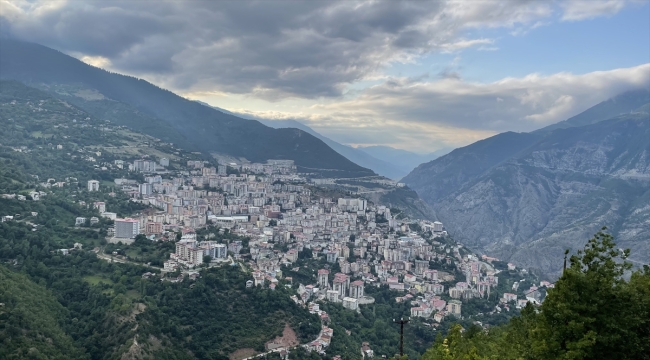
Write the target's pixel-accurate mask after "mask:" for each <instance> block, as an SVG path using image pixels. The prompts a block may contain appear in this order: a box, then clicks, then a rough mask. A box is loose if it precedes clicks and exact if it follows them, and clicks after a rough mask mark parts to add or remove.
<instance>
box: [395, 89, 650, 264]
mask: <svg viewBox="0 0 650 360" xmlns="http://www.w3.org/2000/svg"><path fill="white" fill-rule="evenodd" d="M646 94H647V92H646ZM642 109H645V108H642ZM403 181H404V182H405V183H406V184H408V185H409V186H410V187H411V188H413V189H415V190H416V191H417V192H418V194H419V195H420V196H421V197H422V199H423V200H424V201H426V202H427V203H428V204H429V205H431V207H432V208H433V210H434V211H435V213H436V216H437V217H438V218H439V219H440V220H441V221H442V222H443V223H444V224H445V226H446V228H447V230H448V231H449V232H450V233H451V234H452V235H453V236H454V237H455V238H456V239H457V240H459V241H461V242H463V243H464V244H465V245H468V246H469V247H473V248H474V249H476V250H478V251H481V252H485V253H487V254H489V255H493V256H497V257H499V258H501V259H503V260H509V261H513V262H516V263H518V264H520V265H523V266H527V267H532V268H536V269H538V270H541V271H542V272H544V273H546V274H548V275H551V276H555V275H558V274H559V270H560V269H561V266H562V260H563V255H562V254H563V251H564V250H565V249H567V248H569V249H574V250H575V249H579V248H582V246H583V245H584V242H585V241H586V239H588V238H589V237H590V236H591V235H593V233H595V232H596V231H597V230H598V229H599V228H601V227H602V226H607V227H608V228H609V229H610V231H611V232H612V233H613V234H614V235H615V236H616V238H617V241H618V244H619V246H620V247H621V248H631V249H632V250H633V251H632V253H633V256H634V257H633V258H632V260H633V261H636V262H638V263H641V262H644V263H647V262H648V259H650V117H649V115H648V113H647V112H643V111H634V112H631V113H630V112H628V113H627V114H625V115H621V116H618V117H615V118H613V119H610V120H605V121H601V122H597V123H595V124H591V125H586V126H578V127H569V128H558V129H555V130H550V131H548V132H546V133H544V132H536V133H533V134H515V133H505V134H500V135H497V136H494V137H492V138H490V139H486V140H483V141H481V142H478V143H475V144H472V145H470V146H468V147H465V148H461V149H457V150H455V151H453V152H452V153H450V154H449V155H447V156H444V157H442V158H440V159H437V160H434V161H432V162H430V163H427V164H423V165H421V166H420V167H418V168H416V169H415V170H414V171H413V172H412V173H411V174H409V175H408V176H407V177H406V178H404V180H403Z"/></svg>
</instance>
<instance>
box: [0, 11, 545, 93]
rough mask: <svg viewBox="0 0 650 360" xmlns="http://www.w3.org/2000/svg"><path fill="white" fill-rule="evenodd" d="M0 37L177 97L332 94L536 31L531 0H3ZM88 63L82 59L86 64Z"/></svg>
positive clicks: (491, 47)
mask: <svg viewBox="0 0 650 360" xmlns="http://www.w3.org/2000/svg"><path fill="white" fill-rule="evenodd" d="M0 1H2V9H3V11H2V13H1V14H0V27H1V28H2V30H3V33H8V34H11V35H13V36H16V37H19V38H22V39H25V40H29V41H34V42H38V43H42V44H44V45H46V46H50V47H54V48H56V49H58V50H61V51H64V52H66V53H69V54H73V55H75V56H77V57H79V58H82V59H83V58H86V59H105V60H102V61H101V62H99V63H98V62H96V61H95V62H93V64H102V66H107V67H108V68H109V69H110V70H113V71H118V72H123V73H127V74H130V75H134V76H138V77H144V78H145V79H147V80H150V81H153V82H155V83H156V84H157V85H159V86H163V87H167V88H171V89H173V90H175V91H182V92H185V91H219V92H225V93H233V94H247V95H248V96H253V97H257V98H264V99H268V100H273V101H276V100H282V99H286V98H307V99H309V98H323V97H325V98H327V97H329V98H332V97H340V96H343V94H344V93H345V89H346V88H347V87H348V86H349V85H350V84H354V83H357V82H360V81H365V80H368V79H372V78H376V77H378V76H381V75H382V70H383V69H384V68H385V67H386V66H387V65H389V64H391V63H396V62H397V63H399V62H402V63H408V62H413V61H415V60H416V59H417V58H418V57H420V56H422V55H424V54H427V53H430V52H436V51H440V52H456V51H460V50H462V49H466V48H468V47H474V46H476V47H478V48H479V49H481V50H494V49H495V48H496V46H495V45H494V40H493V39H488V38H484V37H478V38H474V37H468V36H467V30H468V29H477V28H497V27H513V26H527V25H534V24H535V23H536V22H537V21H539V20H540V19H546V18H548V17H549V16H550V15H551V14H552V11H553V10H552V9H553V8H552V4H551V3H548V2H540V1H515V0H512V1H487V2H482V1H456V0H449V1H440V2H424V1H422V2H420V1H413V2H409V1H400V2H398V1H370V0H368V1H346V0H342V1H286V2H270V1H255V2H252V1H251V2H248V1H219V2H209V1H187V2H177V1H171V2H157V3H156V6H151V3H150V2H144V1H110V2H107V1H72V0H71V1H50V0H37V1H27V0H13V1H11V0H0ZM88 61H91V60H88Z"/></svg>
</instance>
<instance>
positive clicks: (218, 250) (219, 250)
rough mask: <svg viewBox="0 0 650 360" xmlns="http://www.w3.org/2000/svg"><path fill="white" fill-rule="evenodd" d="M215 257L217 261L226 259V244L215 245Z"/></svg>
mask: <svg viewBox="0 0 650 360" xmlns="http://www.w3.org/2000/svg"><path fill="white" fill-rule="evenodd" d="M215 257H216V258H217V259H225V258H227V257H228V248H227V247H226V244H216V245H215Z"/></svg>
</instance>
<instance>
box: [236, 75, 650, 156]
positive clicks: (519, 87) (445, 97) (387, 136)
mask: <svg viewBox="0 0 650 360" xmlns="http://www.w3.org/2000/svg"><path fill="white" fill-rule="evenodd" d="M648 84H650V64H644V65H640V66H636V67H631V68H621V69H614V70H610V71H596V72H590V73H587V74H579V75H576V74H570V73H557V74H552V75H547V76H543V75H539V74H530V75H527V76H524V77H520V78H504V79H501V80H499V81H495V82H492V83H472V82H467V81H463V80H461V79H458V78H453V77H447V78H444V79H434V80H431V79H423V80H422V81H413V80H412V79H408V78H391V79H390V80H389V81H386V82H383V83H381V84H379V85H375V86H372V87H370V88H368V89H365V90H363V91H361V92H360V93H359V95H358V96H357V97H355V98H354V99H349V100H346V101H337V102H331V103H328V104H322V103H315V104H313V105H311V106H304V107H303V108H302V109H301V110H300V111H297V112H290V111H272V112H267V111H258V112H252V111H245V110H243V109H238V110H237V111H239V112H240V113H243V114H246V115H248V116H249V117H250V116H254V117H255V116H256V117H258V118H264V119H292V120H298V121H301V122H303V123H306V124H307V125H309V126H310V127H312V128H314V129H316V130H317V131H319V132H322V133H323V134H324V135H326V136H330V137H332V138H334V139H337V140H338V141H341V142H345V143H354V144H369V145H371V144H381V143H382V142H385V143H386V144H391V145H393V146H396V147H400V148H406V149H411V150H415V151H432V150H435V149H436V148H439V147H445V146H463V145H467V144H469V143H471V142H474V141H477V140H479V139H483V138H485V137H488V136H491V135H494V134H496V133H498V132H503V131H511V130H512V131H532V130H536V129H539V128H541V127H543V126H546V125H549V124H552V123H555V122H558V121H561V120H565V119H567V118H569V117H571V116H574V115H576V114H578V113H580V112H582V111H584V110H586V109H588V108H589V107H591V106H593V105H595V104H597V103H599V102H601V101H604V100H607V99H609V98H611V97H613V96H616V95H618V94H620V93H622V92H625V91H627V90H632V89H638V88H641V87H646V88H647V86H648Z"/></svg>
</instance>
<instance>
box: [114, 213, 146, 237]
mask: <svg viewBox="0 0 650 360" xmlns="http://www.w3.org/2000/svg"><path fill="white" fill-rule="evenodd" d="M139 233H140V222H139V221H138V220H135V219H130V218H127V219H115V237H116V238H121V239H133V238H135V237H136V235H138V234H139Z"/></svg>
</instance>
